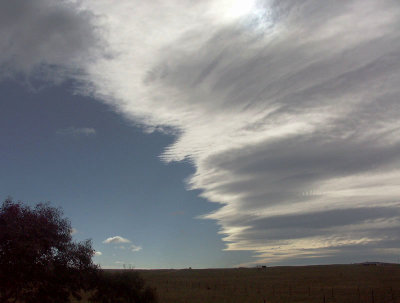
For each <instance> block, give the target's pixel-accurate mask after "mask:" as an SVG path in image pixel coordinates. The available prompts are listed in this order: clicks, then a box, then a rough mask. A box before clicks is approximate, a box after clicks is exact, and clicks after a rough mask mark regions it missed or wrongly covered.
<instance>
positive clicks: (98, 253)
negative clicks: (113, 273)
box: [94, 251, 103, 256]
mask: <svg viewBox="0 0 400 303" xmlns="http://www.w3.org/2000/svg"><path fill="white" fill-rule="evenodd" d="M102 254H103V253H102V252H101V251H95V252H94V255H95V256H101V255H102Z"/></svg>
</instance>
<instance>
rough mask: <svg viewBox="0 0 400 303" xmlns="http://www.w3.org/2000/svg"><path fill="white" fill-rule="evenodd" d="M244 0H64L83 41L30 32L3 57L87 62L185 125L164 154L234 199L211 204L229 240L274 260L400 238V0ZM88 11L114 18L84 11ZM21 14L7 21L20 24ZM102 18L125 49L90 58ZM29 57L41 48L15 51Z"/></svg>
mask: <svg viewBox="0 0 400 303" xmlns="http://www.w3.org/2000/svg"><path fill="white" fill-rule="evenodd" d="M49 1H50V0H49ZM16 3H19V4H20V5H21V3H22V2H21V1H18V2H16ZM35 3H36V2H35ZM38 3H40V4H43V5H45V4H46V9H45V10H44V11H43V10H37V9H35V10H33V9H31V8H30V7H29V9H27V8H24V10H18V12H19V13H18V14H21V12H22V11H24V12H27V14H28V15H29V16H30V17H29V18H27V20H31V19H32V18H33V20H42V19H41V17H40V18H39V19H38V17H36V16H37V14H38V13H37V12H47V15H48V14H49V10H48V7H54V6H51V5H50V6H47V3H50V2H45V1H44V0H41V1H38ZM52 3H53V2H52ZM63 3H64V2H63ZM241 3H243V2H241V1H239V0H238V1H235V3H234V5H233V4H232V3H231V1H225V0H220V1H218V0H215V1H201V2H199V3H198V2H196V3H193V1H168V2H162V3H161V2H158V3H156V4H155V3H154V2H146V3H144V2H140V4H139V2H136V1H118V3H114V2H113V3H112V4H110V2H109V1H105V0H85V1H82V7H81V8H77V7H76V6H73V5H72V4H70V6H68V8H65V7H64V6H62V12H65V14H66V15H67V16H73V18H67V20H75V21H77V22H76V26H78V27H79V28H80V27H82V29H84V30H83V31H80V30H79V31H74V30H73V31H71V37H69V38H70V39H71V41H73V42H74V41H80V40H79V39H80V38H79V37H82V36H81V35H83V36H85V37H86V36H87V37H88V40H82V41H83V42H82V43H83V44H79V43H75V42H74V43H72V46H71V47H72V50H73V51H71V52H69V53H67V52H66V51H65V52H64V51H61V54H60V55H57V54H58V52H57V51H56V50H59V49H60V48H58V47H59V46H58V44H57V43H55V42H54V43H53V42H52V43H50V42H51V41H52V40H51V39H49V41H50V42H49V43H45V47H44V49H45V51H44V52H43V53H42V52H38V51H34V50H35V47H33V48H32V51H30V50H24V49H23V47H21V45H23V44H22V42H19V40H18V41H17V42H16V43H15V45H13V47H12V48H9V49H10V50H7V51H5V52H3V54H2V55H1V56H2V57H0V58H1V59H0V62H7V64H8V65H11V63H12V64H14V65H15V68H14V69H17V70H28V71H29V70H30V69H31V68H32V66H37V65H38V62H43V63H46V64H48V65H50V66H52V65H57V66H64V63H63V62H64V61H63V60H64V57H65V59H66V61H65V62H67V64H69V65H71V62H72V66H75V65H74V64H76V65H78V66H79V68H80V69H81V70H82V73H81V74H79V75H76V76H77V78H78V80H80V81H82V82H81V83H82V87H81V88H80V92H81V93H86V94H89V95H91V96H94V97H96V98H98V99H99V100H102V101H103V102H105V103H107V104H109V105H110V106H112V107H113V108H114V109H115V110H116V111H117V112H119V113H121V114H122V115H124V116H125V117H126V118H128V119H130V120H132V121H134V123H136V124H141V125H142V126H143V128H144V130H146V131H150V132H151V131H168V132H169V133H172V134H175V135H176V141H175V142H174V143H173V144H172V145H170V146H168V147H166V149H165V150H164V151H163V153H162V154H161V156H160V157H161V159H162V160H163V161H166V162H170V161H182V160H189V161H190V163H192V164H193V166H194V168H195V173H194V174H193V175H192V176H190V177H189V178H188V180H187V187H188V189H197V190H200V191H201V196H202V197H204V198H205V199H208V200H209V201H212V202H215V203H218V205H220V208H219V209H218V210H217V211H215V212H213V213H211V214H206V215H204V216H202V218H204V219H213V220H216V221H217V223H218V224H219V226H220V233H221V235H222V237H223V240H224V241H225V242H226V249H227V250H251V251H254V252H255V256H256V257H258V259H257V260H256V261H255V262H256V263H259V262H271V263H275V264H282V262H295V263H296V262H297V263H299V262H307V260H310V258H319V260H323V259H324V258H325V259H326V260H327V259H328V258H330V260H350V259H352V260H350V262H354V261H356V260H354V259H355V258H367V256H370V257H377V256H380V257H382V258H383V257H387V256H389V255H390V253H393V252H397V251H398V250H399V248H400V244H399V243H400V241H399V240H400V239H399V236H398V235H399V234H400V233H399V231H400V224H399V222H400V215H399V214H398V212H397V211H395V210H396V209H397V208H398V206H399V204H400V199H399V197H400V186H399V185H400V184H399V183H400V181H399V180H400V165H399V163H400V161H399V160H400V135H399V134H400V132H399V130H400V122H399V121H400V119H399V117H400V105H399V102H398V100H399V96H400V88H399V85H398V83H400V60H399V59H400V39H399V38H400V37H399V35H400V34H399V32H398V30H397V29H398V28H399V26H400V6H399V5H398V3H397V1H395V0H383V1H375V0H351V1H346V2H345V3H338V2H337V1H334V0H328V1H324V2H323V3H322V2H321V1H318V0H304V1H296V2H294V1H288V0H280V1H273V0H270V1H255V2H254V4H253V5H252V6H246V9H243V10H242V9H240V8H241V5H240V4H241ZM64 4H65V3H64ZM64 4H63V5H64ZM4 5H5V4H3V6H4ZM24 5H26V4H24ZM30 5H33V4H30ZM35 5H36V4H35ZM71 5H72V6H71ZM56 7H58V6H56ZM60 7H61V6H60ZM229 7H236V8H239V9H232V10H230V9H228V8H229ZM7 9H9V8H7ZM60 9H61V8H60ZM0 11H2V10H1V9H0ZM89 11H90V12H91V13H88V12H89ZM66 12H68V13H66ZM83 12H84V14H88V15H89V16H102V18H100V19H96V18H93V17H89V18H87V19H86V21H84V20H83V19H84V18H81V16H82V15H81V14H82V13H83ZM243 12H246V14H243ZM9 14H10V13H9ZM18 14H15V13H14V14H10V15H12V16H17V15H18ZM40 14H42V13H40ZM32 16H33V17H32ZM74 18H76V19H74ZM0 20H2V19H1V18H0ZM13 20H15V21H13ZM17 20H18V19H15V18H11V19H10V21H8V22H12V24H13V26H14V27H15V28H17V29H18V28H20V25H19V23H18V22H17ZM24 20H25V19H24ZM27 22H28V21H24V22H22V25H21V26H27V25H24V24H29V25H30V24H32V22H30V21H29V23H27ZM62 24H64V23H62V22H60V24H59V25H60V26H61V25H62ZM93 24H97V25H96V26H94V25H93ZM57 25H58V24H57ZM100 26H101V28H102V31H101V32H100V33H99V34H100V36H101V37H102V38H101V39H100V40H105V41H106V42H107V45H109V46H110V49H109V51H110V53H111V54H112V55H111V56H108V57H105V56H98V55H96V56H94V58H95V60H87V61H85V60H82V58H85V56H87V54H88V50H89V51H90V50H91V49H92V47H93V46H95V45H96V43H97V42H96V41H97V39H98V38H96V31H95V28H99V27H100ZM14 27H10V28H11V29H13V30H10V37H11V35H12V36H15V33H14V32H15V31H16V30H14ZM3 28H5V27H3ZM21 28H22V30H24V28H23V27H21ZM55 28H56V30H55V32H58V31H59V32H61V33H64V31H63V29H64V26H62V27H61V30H59V29H58V28H57V27H55ZM72 28H75V27H74V26H73V27H72ZM34 29H35V28H34V27H32V30H31V28H29V30H27V33H28V34H29V35H27V37H35V35H36V34H37V33H40V31H35V32H34V33H32V32H31V31H33V30H34ZM3 37H4V34H3ZM18 37H19V36H18ZM43 39H44V38H43ZM76 39H78V40H76ZM37 40H39V41H40V39H37ZM1 41H9V40H7V39H4V38H2V39H1ZM22 41H24V40H22ZM35 41H36V40H35ZM85 41H89V42H87V43H86V42H85ZM45 42H47V40H46V41H45ZM3 44H4V42H3ZM33 45H34V46H35V45H36V42H35V43H34V44H33ZM2 49H7V48H4V47H2ZM25 51H26V52H29V53H28V55H21V54H24V52H25ZM4 54H6V55H4ZM10 54H15V55H10ZM24 57H26V58H32V59H30V60H28V63H25V61H24V60H21V62H22V63H20V64H17V63H15V62H17V60H12V59H10V58H24ZM14 61H15V62H14ZM10 62H11V63H10ZM68 62H70V63H68ZM3 64H4V63H3ZM117 237H118V236H117ZM117 237H112V238H109V239H110V240H109V239H107V240H105V241H104V243H121V242H112V241H113V240H111V239H114V238H117ZM119 238H121V237H119ZM122 239H123V238H122ZM108 240H109V242H106V241H108ZM115 241H118V240H115ZM357 252H358V254H357ZM368 254H369V255H368ZM302 260H303V261H302ZM339 262H340V261H339Z"/></svg>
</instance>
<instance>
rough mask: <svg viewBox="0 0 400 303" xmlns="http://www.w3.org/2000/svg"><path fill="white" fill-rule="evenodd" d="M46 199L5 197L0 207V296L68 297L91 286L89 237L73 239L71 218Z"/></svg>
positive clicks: (1, 298)
mask: <svg viewBox="0 0 400 303" xmlns="http://www.w3.org/2000/svg"><path fill="white" fill-rule="evenodd" d="M62 215H63V214H62V211H61V210H60V209H58V208H54V207H51V206H50V205H49V204H43V203H41V204H38V205H36V207H34V208H31V207H29V206H26V205H24V204H22V203H21V202H18V203H15V202H13V201H12V200H11V199H7V200H6V201H5V202H4V203H3V205H2V206H1V208H0V302H16V301H17V302H27V303H30V302H32V303H33V302H41V303H47V302H60V303H62V302H69V300H70V297H71V296H73V297H75V298H77V299H80V296H79V292H80V291H81V290H88V289H90V288H93V287H94V285H93V283H94V281H95V280H94V278H93V277H95V276H96V275H97V266H96V265H94V264H93V262H92V256H93V254H94V250H93V249H92V246H91V242H90V240H87V241H84V242H80V243H77V242H73V241H72V237H71V231H72V229H71V224H70V222H69V220H68V219H66V218H63V217H62Z"/></svg>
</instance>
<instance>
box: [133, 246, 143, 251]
mask: <svg viewBox="0 0 400 303" xmlns="http://www.w3.org/2000/svg"><path fill="white" fill-rule="evenodd" d="M142 249H143V248H142V247H141V246H139V245H131V246H130V250H131V251H133V252H137V251H141V250H142Z"/></svg>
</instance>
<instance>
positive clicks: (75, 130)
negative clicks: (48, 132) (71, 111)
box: [57, 126, 96, 136]
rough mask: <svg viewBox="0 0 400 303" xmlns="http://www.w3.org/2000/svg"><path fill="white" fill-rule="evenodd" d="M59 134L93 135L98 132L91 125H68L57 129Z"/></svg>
mask: <svg viewBox="0 0 400 303" xmlns="http://www.w3.org/2000/svg"><path fill="white" fill-rule="evenodd" d="M57 134H59V135H69V136H93V135H95V134H96V130H95V129H94V128H91V127H73V126H72V127H67V128H63V129H59V130H58V131H57Z"/></svg>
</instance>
